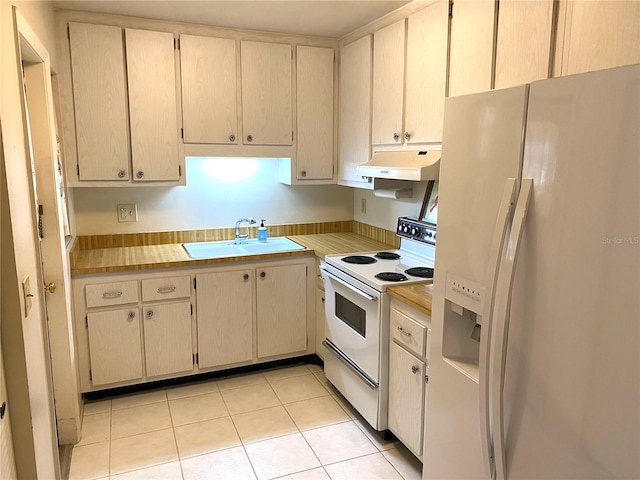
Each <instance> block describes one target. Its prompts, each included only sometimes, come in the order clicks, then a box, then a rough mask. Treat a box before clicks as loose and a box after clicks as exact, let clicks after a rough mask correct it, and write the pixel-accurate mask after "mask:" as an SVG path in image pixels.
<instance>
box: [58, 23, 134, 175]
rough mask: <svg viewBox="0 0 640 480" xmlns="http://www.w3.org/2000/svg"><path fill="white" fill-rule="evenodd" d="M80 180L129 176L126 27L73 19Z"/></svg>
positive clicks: (74, 102)
mask: <svg viewBox="0 0 640 480" xmlns="http://www.w3.org/2000/svg"><path fill="white" fill-rule="evenodd" d="M69 43H70V50H71V78H72V83H73V107H74V113H75V121H76V145H77V149H78V174H79V178H80V180H113V181H124V180H128V179H129V175H130V166H129V165H130V159H129V129H128V125H129V123H128V122H129V117H128V115H127V93H126V80H125V64H124V48H123V44H122V29H121V28H120V27H110V26H106V25H87V24H84V23H73V22H71V23H69Z"/></svg>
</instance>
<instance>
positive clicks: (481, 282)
mask: <svg viewBox="0 0 640 480" xmlns="http://www.w3.org/2000/svg"><path fill="white" fill-rule="evenodd" d="M527 97H528V87H527V86H521V87H515V88H510V89H504V90H494V91H490V92H485V93H481V94H476V95H467V96H463V97H451V98H448V99H447V100H446V103H445V118H444V133H443V150H442V161H441V170H440V186H441V190H440V192H439V205H438V208H439V212H438V248H437V249H436V259H435V263H436V265H437V266H438V268H436V271H435V279H434V292H433V314H432V338H431V341H432V343H431V356H430V360H431V363H430V366H429V372H430V373H429V406H428V408H427V412H426V421H425V448H424V465H425V468H424V470H423V476H424V478H425V479H443V478H485V479H487V478H491V473H490V469H489V461H488V459H487V460H486V461H485V458H484V457H485V455H486V454H483V449H482V447H481V445H482V442H481V439H482V435H481V426H480V425H481V414H480V403H479V399H480V389H479V384H478V382H479V371H480V370H481V368H484V367H483V366H481V365H480V345H481V344H483V345H484V343H485V342H486V341H487V332H488V330H489V325H488V324H487V322H488V319H484V318H481V317H482V315H481V314H480V315H479V314H477V312H476V313H472V310H471V309H468V308H462V307H464V305H462V306H461V305H459V304H456V302H455V299H454V301H451V300H448V299H446V291H447V288H446V286H447V281H448V280H451V281H454V280H455V281H456V283H458V282H460V281H461V282H462V283H463V285H462V287H463V288H465V285H464V283H465V282H467V281H468V284H469V285H473V287H471V291H474V290H476V287H480V288H479V290H480V291H484V292H486V290H487V289H486V287H487V282H488V283H490V284H493V280H489V281H488V280H487V272H488V271H489V269H493V270H494V271H495V270H496V268H495V265H493V266H489V258H490V257H491V251H492V240H493V233H494V230H495V226H496V221H497V217H498V212H499V211H500V205H501V201H502V198H503V193H504V190H505V183H506V182H507V179H508V178H515V179H517V178H519V177H520V171H521V159H522V149H523V137H524V121H525V117H526V107H527ZM494 257H495V255H494ZM453 290H458V291H459V290H460V288H458V285H456V286H455V288H453V286H452V288H449V291H453ZM476 293H477V291H476ZM476 324H481V325H482V327H481V334H480V342H478V341H477V340H475V339H473V338H472V337H471V333H472V331H473V330H474V328H476V329H477V327H476ZM482 415H483V416H484V414H482Z"/></svg>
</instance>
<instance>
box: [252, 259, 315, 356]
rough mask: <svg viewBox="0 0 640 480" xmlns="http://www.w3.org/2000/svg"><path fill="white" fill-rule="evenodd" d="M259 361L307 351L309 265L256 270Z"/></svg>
mask: <svg viewBox="0 0 640 480" xmlns="http://www.w3.org/2000/svg"><path fill="white" fill-rule="evenodd" d="M256 273H257V278H256V307H257V317H258V318H257V323H258V327H257V329H258V332H257V337H258V358H264V357H270V356H273V355H284V354H286V353H294V352H302V351H304V350H306V349H307V266H306V265H284V266H278V267H261V268H258V269H256Z"/></svg>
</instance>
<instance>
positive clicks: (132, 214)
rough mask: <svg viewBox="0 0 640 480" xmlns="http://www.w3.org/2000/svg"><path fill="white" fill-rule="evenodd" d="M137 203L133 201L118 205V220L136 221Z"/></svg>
mask: <svg viewBox="0 0 640 480" xmlns="http://www.w3.org/2000/svg"><path fill="white" fill-rule="evenodd" d="M137 221H138V205H137V204H135V203H123V204H120V205H118V222H137Z"/></svg>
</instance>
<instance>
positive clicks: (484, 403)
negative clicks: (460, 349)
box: [479, 178, 517, 478]
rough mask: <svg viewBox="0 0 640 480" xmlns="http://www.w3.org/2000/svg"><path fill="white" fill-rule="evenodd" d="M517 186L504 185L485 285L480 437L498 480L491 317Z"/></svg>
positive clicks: (491, 474) (487, 468) (513, 182)
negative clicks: (492, 420)
mask: <svg viewBox="0 0 640 480" xmlns="http://www.w3.org/2000/svg"><path fill="white" fill-rule="evenodd" d="M516 187H517V183H516V179H515V178H508V179H507V181H506V183H505V185H504V192H503V193H502V200H501V201H500V208H499V210H498V217H497V219H496V225H495V228H494V230H493V239H492V240H491V249H490V250H489V263H488V265H489V267H488V269H487V279H486V281H485V286H486V290H485V298H486V299H488V301H486V302H485V306H484V311H483V312H482V319H483V321H482V331H481V336H480V372H479V375H480V381H479V383H480V402H479V406H480V435H481V438H482V457H483V458H484V464H485V476H486V477H487V478H494V462H493V445H492V441H491V427H490V420H489V418H490V414H489V372H490V370H489V358H490V355H489V353H490V346H491V315H492V314H493V305H494V302H493V298H494V295H493V294H494V292H495V286H496V281H497V279H498V269H499V267H500V258H501V255H502V251H503V248H504V243H505V238H506V236H507V230H508V227H509V220H510V217H511V212H512V207H513V203H514V202H515V200H516V198H515V196H516V193H517V188H516Z"/></svg>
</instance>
